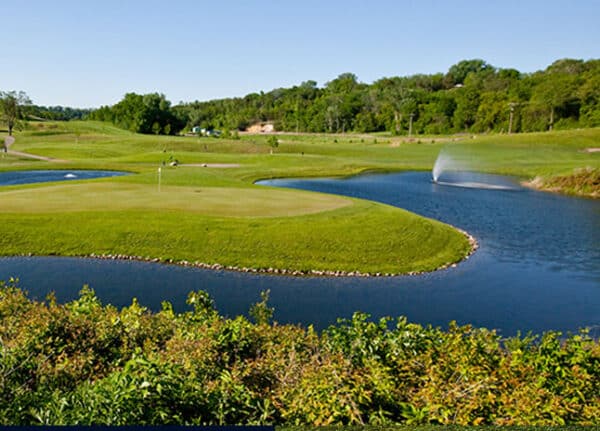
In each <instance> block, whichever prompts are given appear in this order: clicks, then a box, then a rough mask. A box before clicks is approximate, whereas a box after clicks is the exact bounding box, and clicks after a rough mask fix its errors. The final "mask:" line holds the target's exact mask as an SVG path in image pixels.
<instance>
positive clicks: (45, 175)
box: [0, 170, 128, 186]
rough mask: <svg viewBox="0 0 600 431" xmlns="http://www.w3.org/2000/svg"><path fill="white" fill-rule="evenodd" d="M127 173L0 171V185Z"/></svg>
mask: <svg viewBox="0 0 600 431" xmlns="http://www.w3.org/2000/svg"><path fill="white" fill-rule="evenodd" d="M121 175H128V173H127V172H117V171H91V170H90V171H87V170H86V171H84V170H72V171H69V170H35V171H10V172H0V186H12V185H17V184H30V183H45V182H51V181H69V180H89V179H92V178H105V177H118V176H121Z"/></svg>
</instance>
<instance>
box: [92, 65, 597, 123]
mask: <svg viewBox="0 0 600 431" xmlns="http://www.w3.org/2000/svg"><path fill="white" fill-rule="evenodd" d="M599 89H600V60H588V61H583V60H574V59H562V60H557V61H555V62H554V63H552V64H551V65H550V66H548V68H546V70H543V71H539V72H535V73H532V74H525V73H521V72H519V71H518V70H515V69H510V68H509V69H502V68H496V67H494V66H492V65H490V64H489V63H487V62H485V61H484V60H481V59H472V60H463V61H460V62H458V63H457V64H455V65H453V66H451V67H450V68H449V70H448V72H447V73H445V74H442V73H436V74H432V75H424V74H419V75H413V76H406V77H386V78H381V79H379V80H377V81H375V82H373V83H372V84H365V83H362V82H360V81H359V80H358V78H357V77H356V75H354V74H352V73H342V74H341V75H339V76H338V77H336V78H335V79H333V80H331V81H329V82H327V83H325V85H324V86H322V87H319V86H318V85H317V83H316V82H315V81H305V82H303V83H301V84H300V85H297V86H293V87H291V88H277V89H274V90H272V91H269V92H266V93H265V92H262V91H261V92H260V93H251V94H248V95H246V96H244V97H237V98H228V99H219V100H210V101H207V102H192V103H183V104H180V105H177V106H173V107H171V105H170V103H169V102H168V101H167V100H166V99H165V96H164V95H162V94H157V93H153V94H147V95H138V94H135V93H129V94H126V95H125V97H124V98H123V100H121V101H120V102H119V103H117V104H116V105H114V106H112V107H107V106H105V107H102V108H100V109H99V110H97V111H95V112H93V113H92V114H91V116H90V117H91V118H93V119H98V120H106V121H112V122H113V123H115V124H116V125H118V126H119V127H122V128H125V129H128V130H132V131H135V132H141V133H164V134H169V133H171V134H172V133H177V132H179V131H180V130H182V129H188V130H189V129H191V128H193V127H194V126H200V127H204V128H207V129H211V128H218V129H226V130H244V129H246V128H247V127H248V126H250V125H252V124H255V123H264V122H271V123H273V124H274V126H275V129H276V130H281V131H290V132H320V133H324V132H325V133H329V132H331V133H343V132H376V131H389V132H392V133H394V134H400V135H408V134H411V133H413V134H423V133H438V134H439V133H456V132H478V133H480V132H488V131H495V132H502V131H504V132H511V133H514V132H528V131H543V130H551V129H557V128H558V129H561V128H562V129H564V128H571V127H598V126H600V90H599Z"/></svg>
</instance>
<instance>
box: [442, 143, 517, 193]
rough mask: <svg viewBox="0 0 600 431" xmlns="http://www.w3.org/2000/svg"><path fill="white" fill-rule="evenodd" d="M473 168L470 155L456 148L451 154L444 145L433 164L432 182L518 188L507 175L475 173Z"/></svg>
mask: <svg viewBox="0 0 600 431" xmlns="http://www.w3.org/2000/svg"><path fill="white" fill-rule="evenodd" d="M454 153H456V154H454ZM474 168H475V163H474V162H473V160H472V157H468V156H465V155H464V154H461V153H460V150H458V149H457V150H456V151H453V154H452V155H451V154H449V152H448V150H447V147H445V148H443V149H442V150H441V151H440V153H439V154H438V157H437V159H436V161H435V164H434V165H433V169H432V171H431V178H432V181H433V183H434V184H438V185H443V186H452V187H466V188H474V189H494V190H517V189H519V188H520V187H519V186H518V184H517V183H516V182H513V181H511V180H510V179H508V178H507V177H503V176H498V175H489V174H481V173H477V172H475V171H474ZM442 175H443V177H442Z"/></svg>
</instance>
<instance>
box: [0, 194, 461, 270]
mask: <svg viewBox="0 0 600 431" xmlns="http://www.w3.org/2000/svg"><path fill="white" fill-rule="evenodd" d="M0 220H1V221H2V223H4V225H5V226H10V227H11V228H10V229H8V230H7V231H6V233H5V234H4V235H2V236H1V237H0V249H1V250H2V254H5V255H12V254H23V253H31V254H34V255H51V254H60V255H75V256H77V255H88V254H92V253H96V254H112V255H116V254H123V255H128V256H141V257H151V258H161V259H163V260H167V259H173V260H176V261H181V260H188V261H199V262H203V263H208V264H214V263H218V264H221V265H225V266H237V267H251V268H257V269H266V268H270V267H272V268H280V269H289V270H298V271H310V270H322V271H325V270H333V271H347V272H350V271H357V270H358V271H361V272H373V273H375V272H383V273H402V272H411V271H425V270H433V269H436V268H437V267H439V266H440V265H443V264H447V263H451V262H455V261H457V260H460V259H461V258H462V257H463V256H464V255H465V254H466V253H467V252H468V250H469V244H468V242H467V241H466V239H465V238H464V236H462V235H461V234H459V233H457V232H456V231H455V230H454V229H452V228H451V227H449V226H446V225H443V224H441V223H438V222H435V221H433V220H428V219H425V218H422V217H419V216H416V215H414V214H411V213H408V212H405V211H402V210H399V209H396V208H392V207H386V206H383V205H379V204H375V203H370V202H365V201H355V202H354V204H353V205H351V206H347V207H343V208H340V209H337V210H333V211H327V212H322V213H318V214H312V215H305V216H295V217H239V216H238V214H237V213H232V216H231V217H213V216H206V215H202V214H197V213H194V212H190V211H182V210H177V211H175V210H160V211H148V210H146V211H140V210H127V211H97V212H96V211H88V212H62V213H60V212H47V213H36V214H34V213H31V212H27V213H25V212H20V213H2V214H0Z"/></svg>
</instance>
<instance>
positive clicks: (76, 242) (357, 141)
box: [0, 121, 600, 274]
mask: <svg viewBox="0 0 600 431" xmlns="http://www.w3.org/2000/svg"><path fill="white" fill-rule="evenodd" d="M277 137H278V140H279V146H278V148H277V149H276V151H275V152H274V154H271V149H272V148H271V147H270V146H269V144H268V142H267V136H263V135H243V136H241V137H240V138H239V139H221V138H220V139H217V138H211V137H205V138H198V137H168V136H151V135H139V134H133V133H130V132H126V131H123V130H120V129H118V128H115V127H113V126H110V125H107V124H105V123H100V122H91V121H85V122H80V121H73V122H54V123H53V122H39V123H30V124H29V126H28V128H27V129H26V130H24V131H22V132H19V133H17V134H16V142H15V143H14V145H12V147H11V148H10V151H9V152H8V153H7V154H3V155H2V158H0V171H7V170H36V169H104V170H118V171H127V172H131V173H133V174H134V175H128V176H123V177H114V178H103V179H97V180H85V181H69V182H68V183H63V182H58V183H57V182H54V183H37V184H27V185H20V186H3V187H1V188H0V202H1V204H0V223H1V224H2V226H4V232H3V235H2V236H1V237H0V250H1V251H0V253H1V254H2V255H4V256H9V255H28V254H31V255H64V256H88V255H111V256H116V255H119V256H135V257H138V258H143V259H157V260H160V261H187V262H197V263H199V264H200V263H201V264H203V265H217V264H218V265H222V266H224V267H230V268H251V269H254V270H268V269H269V268H271V269H274V268H275V269H285V270H289V271H299V272H301V273H310V272H311V271H331V272H339V273H356V272H360V273H363V274H364V273H370V274H377V273H380V274H400V273H418V272H423V271H431V270H435V269H438V268H441V267H445V266H448V265H450V264H453V263H455V262H459V261H460V260H462V259H464V258H465V257H466V256H467V255H468V254H469V253H470V252H471V251H472V247H473V244H472V243H471V242H470V241H469V238H468V237H467V236H466V235H465V234H464V233H462V232H459V231H458V230H456V229H455V228H453V227H451V226H448V225H445V224H443V223H440V222H437V221H435V220H430V219H426V218H424V217H420V216H417V215H415V214H412V213H409V212H407V211H403V210H401V209H398V208H393V207H390V206H386V205H382V204H378V203H373V202H369V201H364V200H359V199H351V198H346V197H339V196H332V195H326V194H319V193H311V192H305V191H296V190H282V189H275V188H270V187H264V186H258V185H254V182H255V181H257V180H259V179H266V178H281V177H315V176H321V177H322V176H347V175H355V174H359V173H361V172H366V171H397V170H429V169H431V167H432V166H433V164H434V162H435V160H436V157H437V155H438V154H439V152H440V151H441V150H444V151H447V152H448V151H451V152H452V153H453V154H454V155H455V157H456V158H459V159H460V158H462V159H463V162H464V163H468V164H469V166H472V167H473V170H478V171H482V172H493V173H500V174H509V175H515V176H518V177H520V178H522V179H523V180H532V179H534V178H536V177H537V180H536V181H537V184H536V185H537V186H538V187H542V188H543V187H544V185H545V184H554V185H552V187H553V188H556V185H555V183H551V181H552V180H553V179H555V178H557V177H558V176H563V178H578V177H577V175H580V174H581V172H582V171H581V170H582V169H585V172H586V173H589V175H587V176H586V178H587V179H586V181H585V184H583V186H582V187H579V186H580V184H577V181H575V182H573V181H571V182H569V181H566V182H564V181H563V183H564V184H568V186H564V187H563V188H562V190H561V191H564V192H568V193H580V194H585V195H588V196H594V195H595V194H597V190H598V185H597V184H596V185H594V178H597V177H598V171H599V170H600V160H599V156H600V154H599V153H598V152H596V151H592V150H590V149H593V148H596V147H598V146H600V145H599V144H598V142H599V141H600V130H599V129H588V130H577V131H568V132H552V133H537V134H522V135H521V134H520V135H489V136H481V137H479V136H471V135H468V136H448V137H440V136H436V137H419V138H416V139H407V138H402V137H393V136H390V135H382V134H376V135H353V134H344V135H314V134H313V135H308V134H305V135H302V134H281V135H277ZM32 155H34V156H36V158H33V157H31V156H32ZM159 168H160V169H159ZM589 177H591V178H592V179H591V180H589ZM549 187H550V186H549Z"/></svg>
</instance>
